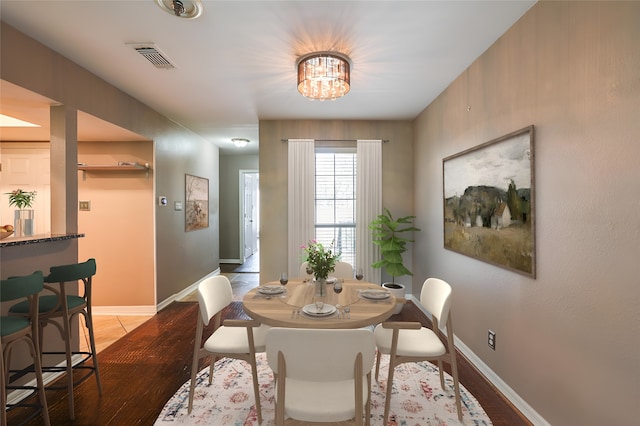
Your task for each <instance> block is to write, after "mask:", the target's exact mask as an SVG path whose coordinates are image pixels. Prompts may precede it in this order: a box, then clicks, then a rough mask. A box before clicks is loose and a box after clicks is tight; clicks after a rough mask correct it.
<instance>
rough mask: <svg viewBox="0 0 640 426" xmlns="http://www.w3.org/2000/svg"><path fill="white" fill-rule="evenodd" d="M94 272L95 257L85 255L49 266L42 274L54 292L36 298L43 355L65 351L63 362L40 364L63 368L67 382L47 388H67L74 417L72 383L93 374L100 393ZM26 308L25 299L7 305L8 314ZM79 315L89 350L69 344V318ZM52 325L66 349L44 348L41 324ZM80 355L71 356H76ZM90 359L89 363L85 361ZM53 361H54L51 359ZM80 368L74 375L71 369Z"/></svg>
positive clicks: (50, 368)
mask: <svg viewBox="0 0 640 426" xmlns="http://www.w3.org/2000/svg"><path fill="white" fill-rule="evenodd" d="M95 274H96V260H95V259H93V258H92V259H88V260H87V261H86V262H81V263H73V264H69V265H59V266H52V267H51V268H50V269H49V275H47V276H46V277H45V278H44V281H45V285H44V287H45V289H47V290H49V291H51V292H52V293H53V294H47V295H43V296H40V298H39V321H40V325H41V327H40V329H39V338H38V340H39V344H40V353H41V354H42V355H62V354H64V356H65V359H66V362H65V365H63V366H60V365H58V364H57V362H56V364H55V365H43V367H42V370H43V371H44V372H45V373H47V372H53V373H60V372H66V385H65V386H57V385H55V384H54V385H48V386H47V389H65V388H66V389H67V394H68V399H69V417H70V418H71V420H73V419H74V418H75V414H74V412H75V410H74V405H75V402H74V395H73V388H74V386H77V385H79V384H80V383H82V382H84V381H85V380H86V379H88V378H89V377H91V376H92V375H94V376H95V378H96V384H97V385H98V392H99V394H100V395H102V385H101V384H100V372H99V370H98V358H97V357H96V355H97V353H96V343H95V337H94V329H93V316H92V313H91V293H92V281H93V276H94V275H95ZM78 283H81V287H82V288H79V289H78V294H75V293H76V291H75V290H76V287H75V286H76V285H77V284H78ZM28 312H29V309H28V305H27V304H26V303H25V302H21V303H18V304H16V305H13V306H12V307H11V308H9V314H10V315H23V316H24V315H28ZM80 315H82V316H83V318H84V324H85V327H86V328H87V331H88V332H89V350H88V351H81V350H74V349H73V348H72V341H73V340H74V336H73V331H72V327H71V322H72V320H73V318H74V317H79V316H80ZM49 324H51V325H53V326H55V327H56V328H57V329H58V331H59V332H60V337H61V338H62V340H63V341H64V346H65V351H64V352H59V351H45V350H44V348H43V347H42V342H43V328H44V327H45V326H47V325H49ZM78 356H79V357H80V359H79V360H78V359H74V358H76V357H78ZM89 360H91V361H92V362H91V363H88V361H89ZM52 364H53V363H52ZM74 370H79V371H82V374H77V375H75V377H74V374H73V371H74Z"/></svg>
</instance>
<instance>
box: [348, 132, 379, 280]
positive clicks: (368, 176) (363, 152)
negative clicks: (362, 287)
mask: <svg viewBox="0 0 640 426" xmlns="http://www.w3.org/2000/svg"><path fill="white" fill-rule="evenodd" d="M356 155H357V161H358V163H357V164H358V174H357V176H356V264H355V265H353V266H354V267H355V268H358V267H361V268H362V270H363V271H364V280H365V281H369V282H372V283H380V276H381V273H380V269H379V268H378V269H374V268H372V267H371V264H372V263H374V262H376V261H378V260H379V252H380V250H379V249H378V246H376V245H374V244H373V238H372V236H371V231H370V230H369V223H371V221H372V220H373V219H375V218H376V217H378V215H379V214H380V213H382V141H381V140H358V142H357V151H356Z"/></svg>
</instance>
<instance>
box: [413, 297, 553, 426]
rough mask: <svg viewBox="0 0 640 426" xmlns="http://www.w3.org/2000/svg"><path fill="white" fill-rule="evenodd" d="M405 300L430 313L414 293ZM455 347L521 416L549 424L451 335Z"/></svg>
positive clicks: (543, 425) (541, 425) (537, 425)
mask: <svg viewBox="0 0 640 426" xmlns="http://www.w3.org/2000/svg"><path fill="white" fill-rule="evenodd" d="M407 300H412V301H413V302H414V304H415V305H416V306H417V307H418V308H419V309H420V310H421V311H422V312H423V313H424V314H425V315H426V316H427V317H428V318H431V314H430V313H429V312H428V311H427V310H426V309H424V307H423V306H422V304H421V303H420V301H419V300H418V299H417V298H416V297H415V296H414V295H408V297H407ZM453 338H454V340H455V345H456V348H458V350H459V351H460V352H461V353H462V354H463V355H464V356H465V357H466V358H467V359H468V360H469V362H470V363H471V364H473V366H474V367H475V368H476V369H477V370H478V371H480V373H482V374H483V375H484V377H485V378H486V379H487V380H488V381H489V382H490V383H491V384H493V386H495V387H496V389H498V391H500V393H502V395H504V397H505V398H506V399H507V400H508V401H509V402H511V403H512V404H513V406H514V407H516V408H517V409H518V410H520V412H521V413H522V415H523V416H525V417H526V418H527V419H528V420H529V421H530V422H532V423H533V424H534V425H536V426H550V423H549V422H547V421H546V420H545V419H544V418H543V417H542V416H541V415H540V414H538V412H537V411H536V410H534V409H533V408H532V407H531V406H530V405H529V404H527V402H526V401H525V400H524V399H522V398H521V397H520V395H518V394H517V393H516V392H515V391H514V390H513V389H511V387H510V386H509V385H508V384H506V383H505V382H504V380H502V379H501V378H500V376H498V375H497V374H496V373H495V372H494V371H493V370H491V368H489V366H488V365H487V364H485V363H484V362H483V361H482V360H481V359H480V358H479V357H478V356H477V355H476V354H475V353H473V351H472V350H471V349H469V347H468V346H467V345H465V344H464V343H463V342H462V341H461V340H460V339H459V338H458V337H457V336H455V335H454V336H453Z"/></svg>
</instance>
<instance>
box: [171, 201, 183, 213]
mask: <svg viewBox="0 0 640 426" xmlns="http://www.w3.org/2000/svg"><path fill="white" fill-rule="evenodd" d="M173 209H174V210H176V211H180V210H182V202H180V201H176V202H175V203H174V204H173Z"/></svg>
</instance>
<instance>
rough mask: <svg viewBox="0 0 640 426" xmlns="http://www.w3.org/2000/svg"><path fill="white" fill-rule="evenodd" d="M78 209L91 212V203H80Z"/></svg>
mask: <svg viewBox="0 0 640 426" xmlns="http://www.w3.org/2000/svg"><path fill="white" fill-rule="evenodd" d="M78 209H79V210H80V211H81V212H88V211H90V210H91V201H84V200H83V201H78Z"/></svg>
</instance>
